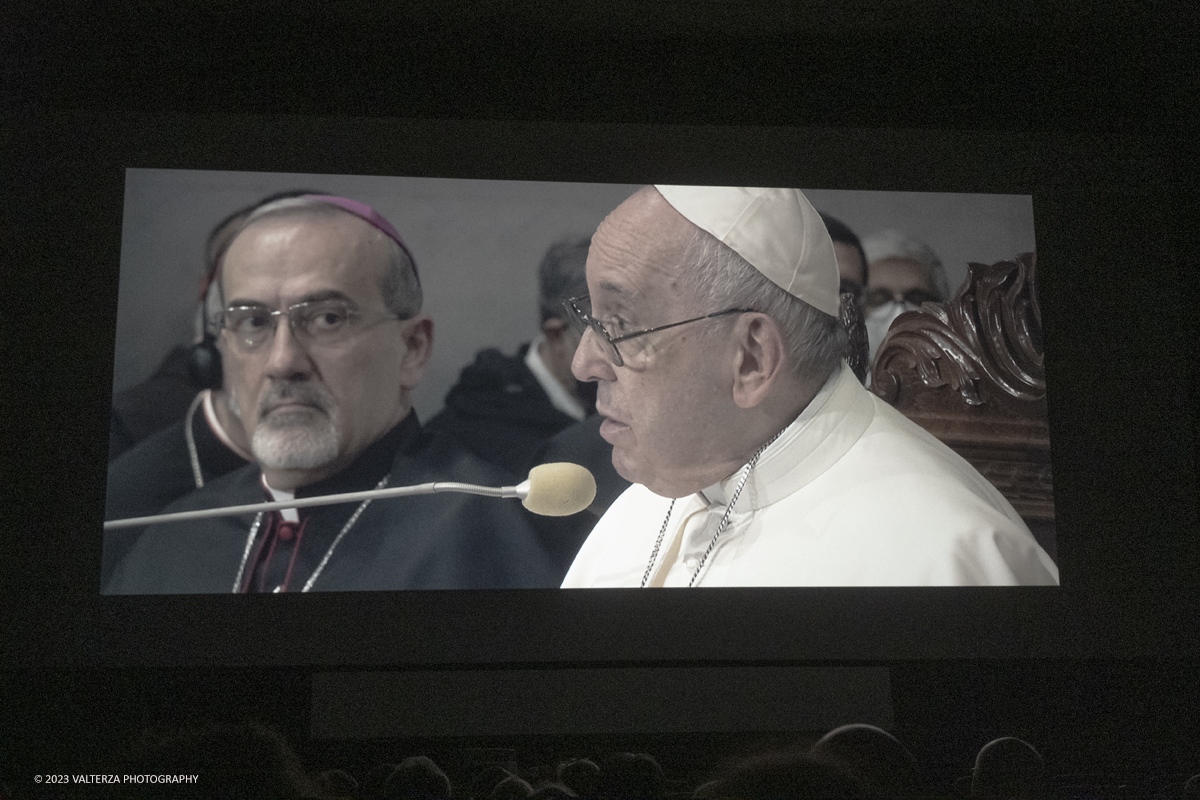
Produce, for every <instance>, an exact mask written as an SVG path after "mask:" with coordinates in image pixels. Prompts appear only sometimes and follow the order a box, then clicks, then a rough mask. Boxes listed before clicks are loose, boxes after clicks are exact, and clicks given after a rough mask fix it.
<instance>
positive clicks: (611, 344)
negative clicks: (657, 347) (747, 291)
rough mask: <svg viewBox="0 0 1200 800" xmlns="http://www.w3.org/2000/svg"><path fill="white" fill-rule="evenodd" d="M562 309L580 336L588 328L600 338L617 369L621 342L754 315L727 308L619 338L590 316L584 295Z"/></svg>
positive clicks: (621, 360)
mask: <svg viewBox="0 0 1200 800" xmlns="http://www.w3.org/2000/svg"><path fill="white" fill-rule="evenodd" d="M563 308H565V309H566V310H567V319H568V320H570V322H571V325H572V327H574V328H575V330H576V331H578V332H579V334H580V335H582V334H583V333H584V332H585V331H587V330H588V329H589V328H590V329H591V330H593V331H594V332H595V333H596V336H598V337H599V338H600V342H601V343H602V344H603V345H604V351H605V352H606V353H607V354H608V357H609V359H610V360H612V362H613V364H614V365H615V366H618V367H622V366H624V365H625V359H624V358H622V357H621V351H620V350H618V349H617V345H618V344H620V343H621V342H627V341H629V340H630V339H636V338H638V337H639V336H645V335H646V334H648V333H657V332H658V331H665V330H667V329H668V328H678V327H679V326H680V325H687V324H688V323H690V322H699V321H700V320H704V319H712V318H713V317H723V316H725V315H726V314H751V313H754V309H753V308H727V309H725V310H724V311H716V312H713V313H712V314H705V315H704V316H702V317H693V318H692V319H685V320H683V321H682V322H672V323H670V324H669V325H658V326H655V327H653V328H646V329H645V330H640V331H633V332H632V333H624V334H621V335H620V336H613V335H612V334H611V333H609V332H608V330H607V329H606V328H605V327H604V325H602V324H601V323H600V322H599V321H598V320H597V319H596V318H595V317H593V316H592V300H591V298H590V297H588V296H587V295H586V294H584V295H580V296H579V297H572V298H570V299H569V300H564V301H563Z"/></svg>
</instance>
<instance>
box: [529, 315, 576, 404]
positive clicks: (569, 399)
mask: <svg viewBox="0 0 1200 800" xmlns="http://www.w3.org/2000/svg"><path fill="white" fill-rule="evenodd" d="M544 341H546V337H545V335H544V334H541V333H539V334H538V335H537V338H536V339H534V340H533V341H532V342H530V343H529V352H527V353H526V354H525V366H527V367H529V371H530V372H532V373H533V377H535V378H537V382H538V383H539V384H541V387H542V389H543V390H544V391H545V392H546V396H547V397H549V398H550V405H552V406H554V407H555V408H557V409H558V410H559V411H561V412H562V413H564V414H566V415H567V416H568V417H570V418H571V419H583V418H584V417H586V416H587V410H586V409H585V408H584V407H583V404H582V403H580V402H579V401H578V400H576V399H575V398H574V397H573V396H571V393H570V392H568V391H567V390H566V389H564V388H563V385H562V384H561V383H559V382H558V379H557V378H555V377H554V376H553V375H551V374H550V369H549V368H548V367H547V366H546V362H544V361H542V357H541V356H540V355H538V346H539V345H541V343H542V342H544Z"/></svg>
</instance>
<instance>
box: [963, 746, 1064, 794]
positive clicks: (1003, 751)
mask: <svg viewBox="0 0 1200 800" xmlns="http://www.w3.org/2000/svg"><path fill="white" fill-rule="evenodd" d="M1045 793H1046V768H1045V763H1044V762H1043V761H1042V756H1041V754H1040V753H1038V751H1037V750H1035V749H1033V745H1031V744H1029V743H1028V742H1025V741H1022V740H1021V739H1018V738H1016V737H1014V736H1005V737H1002V738H1000V739H995V740H993V741H990V742H988V743H987V744H985V745H984V746H983V747H982V748H980V750H979V754H978V755H977V756H975V768H974V769H973V770H972V771H971V796H972V797H988V798H1022V800H1026V799H1027V798H1040V797H1043V796H1044V795H1045Z"/></svg>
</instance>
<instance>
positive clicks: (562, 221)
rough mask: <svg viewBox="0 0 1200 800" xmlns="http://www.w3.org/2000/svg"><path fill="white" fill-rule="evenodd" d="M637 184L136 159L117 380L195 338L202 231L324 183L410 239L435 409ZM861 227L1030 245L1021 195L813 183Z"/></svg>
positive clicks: (987, 249) (970, 246)
mask: <svg viewBox="0 0 1200 800" xmlns="http://www.w3.org/2000/svg"><path fill="white" fill-rule="evenodd" d="M637 188H638V187H637V186H632V185H625V184H585V183H542V182H529V181H483V180H457V179H441V178H410V177H377V176H354V175H313V174H299V173H265V172H264V173H259V172H218V171H206V170H166V169H129V170H127V171H126V176H125V208H124V218H123V227H122V235H121V270H120V287H119V299H118V308H117V326H116V352H115V358H114V362H115V363H114V366H113V390H114V391H120V390H122V389H125V388H128V387H130V386H132V385H134V384H136V383H138V382H139V381H142V380H144V379H145V378H147V377H148V376H149V375H150V374H151V373H152V372H153V371H154V369H155V367H156V366H157V365H158V363H159V362H160V361H161V360H162V358H163V357H164V356H165V355H166V354H167V352H168V351H169V350H170V349H171V348H172V347H174V346H176V345H186V344H189V343H190V342H191V341H192V336H193V323H194V319H195V310H196V301H197V299H198V293H199V290H200V285H201V282H202V280H203V274H204V265H203V260H204V257H203V253H204V241H205V239H206V238H207V236H208V233H209V231H210V230H211V229H212V227H213V226H214V225H216V224H217V223H218V222H219V221H220V220H222V219H223V218H224V217H226V216H227V215H228V214H230V213H231V212H233V211H234V210H236V209H238V208H241V207H242V206H245V205H248V204H250V203H253V202H255V201H257V200H258V199H259V198H261V197H263V196H265V195H268V194H271V193H273V192H280V191H286V190H289V189H318V190H321V191H326V192H329V193H331V194H337V195H343V196H346V197H352V198H354V199H356V200H360V201H362V202H364V203H368V204H369V205H371V206H373V207H375V209H376V210H378V211H379V213H381V214H383V216H385V217H386V218H387V219H388V220H390V221H391V222H392V224H393V225H395V227H396V229H397V230H398V231H399V232H400V235H401V236H402V237H404V241H405V243H406V244H407V245H408V246H409V249H410V250H411V251H412V253H413V256H414V258H415V259H416V261H417V266H418V269H419V271H420V274H421V282H422V286H423V287H424V289H425V310H426V311H428V312H429V313H430V314H431V315H432V316H433V319H434V352H433V359H432V360H431V362H430V365H429V370H428V371H427V373H426V376H425V381H424V382H423V383H422V385H421V387H420V388H419V389H418V390H417V392H416V393H415V394H414V397H413V402H414V405H415V407H416V409H417V413H418V414H419V415H420V416H421V417H422V418H423V419H428V418H429V417H430V416H432V415H433V414H435V413H436V412H437V410H438V409H440V408H441V405H442V398H443V397H444V396H445V393H446V391H447V390H448V389H449V388H450V386H451V385H452V384H453V383H454V381H455V379H456V378H457V375H458V372H459V370H460V369H462V367H463V366H464V365H465V364H467V363H468V362H470V361H471V360H472V359H473V357H474V353H475V352H476V351H477V350H478V349H480V348H482V347H499V348H500V349H502V350H504V351H505V352H512V351H514V350H515V349H516V348H517V347H518V346H519V345H520V344H521V343H522V342H526V341H528V340H529V339H530V338H531V337H532V336H533V335H534V334H535V333H536V331H537V326H538V313H537V300H536V296H537V275H536V271H537V265H538V262H539V261H540V260H541V257H542V254H543V253H544V252H545V250H546V248H547V247H548V246H549V245H550V244H551V243H552V242H554V241H555V240H557V239H559V238H561V237H563V236H566V235H571V234H584V235H586V234H589V233H591V232H592V231H593V230H595V228H596V226H597V225H598V224H599V223H600V221H601V220H602V219H603V218H604V216H605V215H606V214H608V212H609V211H611V210H612V209H613V208H615V207H616V206H617V205H619V204H620V203H621V201H622V200H624V199H625V198H626V197H628V196H629V195H630V194H632V193H633V192H634V191H635V190H636V189H637ZM805 193H806V194H807V195H808V197H809V199H811V200H812V202H813V204H814V205H816V206H817V208H819V209H821V210H822V211H826V212H828V213H830V214H832V215H833V216H835V217H838V218H839V219H841V220H842V221H843V222H845V223H846V224H847V225H849V226H850V227H851V228H852V229H853V230H854V231H855V232H856V233H858V234H859V235H860V236H864V235H866V234H869V233H871V232H873V231H875V230H879V229H882V228H899V229H901V230H905V231H907V232H908V233H910V234H912V235H913V236H916V237H917V238H921V239H924V240H925V241H927V242H928V243H929V244H930V245H931V246H932V247H933V248H934V250H936V251H937V252H938V254H939V255H940V256H941V258H942V262H943V263H944V264H945V265H946V269H947V273H948V275H949V278H950V282H951V285H952V286H954V287H957V286H958V284H959V283H961V281H962V280H963V278H964V277H965V276H966V264H967V262H968V261H982V262H989V263H990V262H993V261H998V260H1001V259H1006V258H1012V257H1013V256H1014V255H1016V254H1017V253H1021V252H1026V251H1031V250H1033V249H1034V235H1033V204H1032V198H1030V197H1028V196H1021V195H984V194H936V193H926V192H864V191H837V190H829V189H820V190H806V192H805Z"/></svg>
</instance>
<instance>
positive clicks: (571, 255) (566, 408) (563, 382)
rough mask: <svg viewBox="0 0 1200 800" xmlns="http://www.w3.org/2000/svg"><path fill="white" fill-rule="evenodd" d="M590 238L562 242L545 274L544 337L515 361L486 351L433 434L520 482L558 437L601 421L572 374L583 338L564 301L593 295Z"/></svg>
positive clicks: (541, 297)
mask: <svg viewBox="0 0 1200 800" xmlns="http://www.w3.org/2000/svg"><path fill="white" fill-rule="evenodd" d="M588 242H589V239H588V238H587V237H573V238H567V239H562V240H560V241H558V242H556V243H554V244H553V245H551V246H550V248H549V249H548V250H547V251H546V255H545V256H544V257H543V258H542V263H541V265H540V266H539V267H538V309H539V311H540V313H541V323H540V328H539V331H538V335H537V336H536V337H535V338H534V339H533V341H531V342H529V343H528V344H524V345H521V347H520V348H519V349H518V350H517V353H516V355H515V356H506V355H504V354H503V353H501V352H500V351H499V350H497V349H495V348H487V349H484V350H480V351H479V352H478V353H477V354H476V355H475V361H474V363H472V364H470V365H468V366H467V367H465V368H464V369H463V371H462V373H461V374H460V375H459V379H458V383H456V384H455V385H454V386H453V387H451V389H450V391H449V392H447V393H446V399H445V407H444V408H443V409H442V410H441V411H440V412H438V414H437V415H436V416H434V417H433V419H431V420H430V421H429V427H430V428H433V429H435V430H441V431H445V432H446V433H448V434H450V435H451V436H453V437H454V438H456V439H457V440H458V441H459V442H460V443H461V444H462V445H463V446H464V447H466V448H467V449H468V450H470V451H471V452H473V453H475V455H477V456H479V457H480V458H482V459H483V460H484V461H488V462H490V463H492V464H496V465H497V466H500V467H503V468H504V469H506V470H508V471H509V472H512V473H513V474H515V475H521V474H523V473H524V472H526V471H527V470H528V469H529V468H530V467H531V466H533V464H534V463H535V461H534V458H535V456H536V454H537V452H538V451H539V450H541V448H542V447H543V446H544V445H545V443H546V441H547V440H548V439H550V437H551V436H553V435H554V434H556V433H558V432H559V431H562V430H563V429H565V428H567V427H568V426H570V425H572V424H573V423H575V422H578V421H580V420H583V419H585V418H586V417H587V416H589V415H590V414H593V413H595V392H596V386H595V384H591V383H582V382H580V381H578V380H576V379H575V376H573V375H572V374H571V359H572V358H573V357H574V355H575V347H576V346H577V345H578V344H579V334H578V333H576V332H575V331H574V330H572V329H571V327H570V325H569V324H568V322H567V320H566V312H565V311H564V310H563V306H562V304H563V301H564V300H566V299H567V298H570V297H575V296H576V295H580V294H585V293H586V292H587V281H586V279H585V277H584V265H585V264H586V263H587V253H588Z"/></svg>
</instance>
